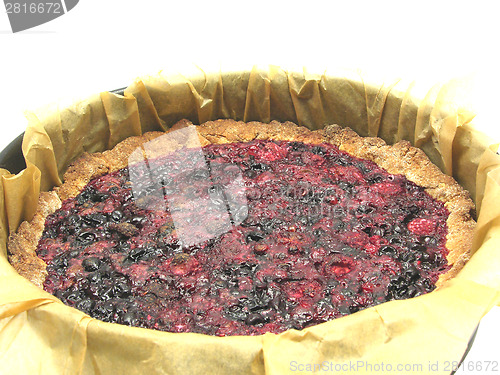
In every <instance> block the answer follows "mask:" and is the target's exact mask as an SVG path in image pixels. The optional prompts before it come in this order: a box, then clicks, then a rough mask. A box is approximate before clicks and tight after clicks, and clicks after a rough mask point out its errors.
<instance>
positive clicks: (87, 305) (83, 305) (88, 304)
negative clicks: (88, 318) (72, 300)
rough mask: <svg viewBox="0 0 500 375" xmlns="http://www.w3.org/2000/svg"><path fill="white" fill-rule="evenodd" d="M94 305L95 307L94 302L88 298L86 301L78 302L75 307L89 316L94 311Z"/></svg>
mask: <svg viewBox="0 0 500 375" xmlns="http://www.w3.org/2000/svg"><path fill="white" fill-rule="evenodd" d="M94 305H95V302H94V301H92V300H91V299H88V298H86V299H82V300H80V301H79V302H77V304H76V305H75V307H76V308H77V309H78V310H80V311H83V312H84V313H86V314H89V313H90V312H91V311H92V309H93V308H94Z"/></svg>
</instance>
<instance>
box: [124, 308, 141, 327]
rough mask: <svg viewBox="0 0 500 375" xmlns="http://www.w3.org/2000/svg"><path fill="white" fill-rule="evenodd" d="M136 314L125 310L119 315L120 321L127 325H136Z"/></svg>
mask: <svg viewBox="0 0 500 375" xmlns="http://www.w3.org/2000/svg"><path fill="white" fill-rule="evenodd" d="M137 322H138V321H137V316H136V314H135V313H134V312H131V311H129V312H126V313H125V314H123V315H122V317H121V323H122V324H125V325H127V326H136V325H137Z"/></svg>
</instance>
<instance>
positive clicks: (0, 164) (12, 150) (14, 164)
mask: <svg viewBox="0 0 500 375" xmlns="http://www.w3.org/2000/svg"><path fill="white" fill-rule="evenodd" d="M124 91H125V88H121V89H116V90H112V91H110V92H111V93H113V94H117V95H123V94H124ZM23 136H24V133H22V134H20V135H19V136H17V137H16V138H15V139H14V140H13V141H12V142H11V143H9V145H7V147H5V148H4V149H3V150H2V151H0V168H4V169H7V170H8V171H9V172H11V173H14V174H17V173H19V172H20V171H22V170H23V169H24V168H26V163H25V161H24V157H23V153H22V149H21V146H22V143H23ZM476 333H477V327H476V329H475V330H474V333H473V334H472V336H471V338H470V340H469V343H468V345H467V349H466V351H465V353H464V355H463V356H462V359H461V360H460V364H461V363H462V362H463V360H464V359H465V358H466V357H467V354H468V353H469V351H470V349H471V347H472V344H473V342H474V339H475V337H476ZM451 374H452V375H453V374H455V371H453V372H452V373H451Z"/></svg>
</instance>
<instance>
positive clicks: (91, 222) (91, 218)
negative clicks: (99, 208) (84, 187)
mask: <svg viewBox="0 0 500 375" xmlns="http://www.w3.org/2000/svg"><path fill="white" fill-rule="evenodd" d="M82 219H83V221H84V222H85V224H87V225H88V226H90V227H92V228H96V227H100V226H102V225H104V224H105V223H106V222H107V221H108V218H107V217H106V215H104V214H102V213H100V212H95V213H91V214H89V215H86V216H83V217H82Z"/></svg>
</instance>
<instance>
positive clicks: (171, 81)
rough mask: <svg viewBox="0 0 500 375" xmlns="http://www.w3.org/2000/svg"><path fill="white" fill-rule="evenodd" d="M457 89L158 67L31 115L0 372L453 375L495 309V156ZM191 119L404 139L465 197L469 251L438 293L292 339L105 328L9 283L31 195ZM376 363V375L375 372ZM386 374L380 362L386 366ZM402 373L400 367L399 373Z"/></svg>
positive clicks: (6, 221) (6, 275) (498, 160)
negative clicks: (107, 153) (135, 140)
mask: <svg viewBox="0 0 500 375" xmlns="http://www.w3.org/2000/svg"><path fill="white" fill-rule="evenodd" d="M459 83H460V82H457V81H453V82H445V83H442V82H436V83H433V84H432V85H427V86H426V85H422V83H421V82H412V81H404V80H401V79H397V78H386V77H384V78H381V77H377V76H373V75H368V74H364V73H362V72H359V71H356V70H352V71H345V70H324V71H310V70H308V69H305V68H304V69H303V70H296V71H293V70H285V69H283V68H280V67H278V66H265V67H257V66H255V67H253V68H251V69H247V70H241V71H229V70H228V71H222V70H215V71H208V70H207V71H204V70H203V69H201V68H195V69H194V70H193V69H190V70H189V71H188V72H187V73H186V72H168V71H162V72H160V73H159V74H156V75H152V76H148V77H142V78H140V79H137V80H136V81H135V82H133V83H132V84H130V86H129V87H128V88H127V89H126V90H125V95H124V96H120V95H115V94H111V93H108V92H104V93H101V94H99V95H94V96H92V97H90V98H88V99H87V100H85V101H82V102H78V103H75V104H73V105H72V106H70V107H66V108H59V109H57V110H54V109H50V110H42V111H39V112H37V113H28V115H27V116H28V119H29V125H28V128H27V130H26V135H25V138H24V141H23V153H24V155H25V159H26V162H27V165H28V167H27V169H26V170H24V171H22V172H21V173H19V174H18V175H11V174H10V173H9V172H8V171H5V170H0V178H1V180H0V181H1V183H0V190H1V191H0V193H1V194H0V223H1V228H0V229H1V231H0V363H1V366H0V373H2V374H4V373H5V374H60V373H61V374H122V373H127V374H143V373H148V374H163V373H168V374H187V373H189V374H284V373H297V372H300V371H303V372H304V371H313V370H316V371H318V372H325V373H345V374H347V373H356V374H360V373H372V372H374V371H379V372H383V370H387V371H391V370H392V371H396V370H397V369H398V368H400V369H401V371H400V372H399V373H402V372H404V370H408V369H409V367H404V366H414V367H413V370H411V371H413V372H415V373H422V374H425V373H432V374H446V373H450V372H451V370H452V369H453V368H452V365H453V363H455V364H457V363H458V361H460V359H461V357H462V355H463V353H464V351H465V349H466V347H467V344H468V342H469V339H470V337H471V335H472V333H473V331H474V329H475V328H476V326H477V324H478V322H479V320H480V319H481V317H482V316H483V315H484V314H486V313H487V312H488V311H489V309H490V308H491V307H492V306H494V305H495V304H499V303H500V274H499V271H498V270H500V206H499V205H498V204H497V202H498V199H500V157H499V156H498V155H497V154H496V149H497V147H498V145H494V144H493V141H492V140H491V139H489V137H488V136H486V135H485V134H482V133H480V132H479V131H478V130H477V129H476V128H475V126H474V114H473V112H472V111H471V110H470V108H467V109H466V108H464V107H463V106H461V103H460V102H459V101H457V98H456V93H457V90H458V88H457V87H460V85H459ZM183 118H187V119H189V120H191V121H192V122H193V123H195V124H196V123H198V124H199V123H202V122H204V121H207V120H211V119H217V118H233V119H236V120H243V121H250V120H260V121H264V122H268V121H270V120H280V121H284V120H290V121H293V122H296V123H298V124H300V125H304V126H307V127H309V128H311V129H318V128H321V127H322V126H324V125H326V124H332V123H337V124H340V125H342V126H349V127H351V128H353V129H354V130H356V131H357V132H358V133H359V134H361V135H364V136H380V137H382V138H383V139H385V140H386V141H387V142H388V143H394V142H396V141H397V140H400V139H407V140H409V141H410V142H412V144H414V145H416V146H417V147H420V148H422V149H423V150H424V151H425V152H426V153H427V154H428V155H429V157H430V158H431V160H432V161H433V162H434V163H436V164H437V165H438V166H439V167H440V168H441V169H442V170H443V171H444V172H445V173H448V174H451V175H453V176H454V177H455V178H456V179H457V180H458V182H459V183H460V184H462V186H464V187H465V188H466V189H468V190H469V191H470V192H471V194H472V197H473V198H474V200H475V202H476V204H477V208H478V214H479V215H478V226H477V230H476V235H475V238H474V248H473V251H474V256H473V257H472V259H471V260H470V262H469V263H468V264H467V265H466V267H465V268H464V270H463V271H462V272H461V273H460V274H459V275H458V277H457V278H455V279H453V280H452V281H450V282H449V283H448V284H447V285H446V286H445V287H444V288H442V289H440V290H437V291H435V292H432V293H429V294H427V295H424V296H420V297H417V298H413V299H410V300H405V301H392V302H388V303H384V304H382V305H379V306H376V307H372V308H369V309H366V310H363V311H360V312H357V313H355V314H352V315H350V316H347V317H343V318H340V319H336V320H334V321H331V322H327V323H323V324H320V325H317V326H314V327H311V328H307V329H305V330H302V331H295V330H291V331H287V332H285V333H282V334H279V335H273V334H266V335H263V336H256V337H244V336H236V337H211V336H205V335H200V334H190V333H185V334H177V333H176V334H173V333H165V332H157V331H152V330H146V329H141V328H131V327H126V326H122V325H117V324H110V323H103V322H100V321H97V320H95V319H91V318H90V317H88V316H87V315H85V314H83V313H81V312H79V311H77V310H75V309H72V308H70V307H67V306H65V305H63V304H62V303H61V302H59V301H58V300H57V299H56V298H55V297H53V296H51V295H49V294H48V293H46V292H44V291H43V290H41V289H39V288H37V287H36V286H34V285H32V284H31V283H30V282H28V281H27V280H25V279H24V278H22V277H21V276H19V275H17V273H16V272H15V271H14V269H13V268H12V267H11V266H10V265H9V263H8V261H7V259H6V241H7V237H8V234H9V233H12V232H13V231H15V230H16V229H17V227H18V226H19V224H20V223H21V222H22V221H23V220H27V219H30V218H31V216H32V215H33V212H34V208H35V205H36V202H37V197H38V192H39V189H42V190H49V189H51V188H52V187H53V186H56V185H59V184H61V182H62V177H63V173H64V171H65V170H66V168H67V167H68V165H69V164H70V163H71V162H72V161H73V160H74V159H75V158H77V157H78V156H79V155H81V153H82V152H96V151H103V150H106V149H109V148H111V147H113V146H114V145H116V144H117V143H118V142H120V141H121V140H123V139H125V138H126V137H129V136H131V135H140V134H142V133H143V132H146V131H150V130H162V129H163V130H165V129H168V128H169V126H171V125H173V124H174V123H175V122H176V121H178V120H180V119H183ZM377 366H378V367H377ZM384 366H385V367H384ZM397 366H403V367H397Z"/></svg>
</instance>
